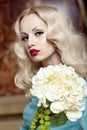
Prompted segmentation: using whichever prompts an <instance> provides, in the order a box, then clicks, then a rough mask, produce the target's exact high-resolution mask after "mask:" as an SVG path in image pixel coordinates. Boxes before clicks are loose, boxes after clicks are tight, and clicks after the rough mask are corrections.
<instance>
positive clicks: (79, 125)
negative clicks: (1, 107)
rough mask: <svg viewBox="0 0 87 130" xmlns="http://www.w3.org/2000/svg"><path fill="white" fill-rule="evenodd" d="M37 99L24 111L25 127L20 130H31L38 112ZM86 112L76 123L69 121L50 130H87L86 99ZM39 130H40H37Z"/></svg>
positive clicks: (86, 107) (85, 111)
mask: <svg viewBox="0 0 87 130" xmlns="http://www.w3.org/2000/svg"><path fill="white" fill-rule="evenodd" d="M37 102H38V100H37V98H36V97H33V98H31V100H30V101H29V104H27V106H26V107H25V109H24V112H23V118H24V125H23V126H21V127H20V130H30V128H29V126H30V124H31V122H32V120H33V117H34V114H35V113H36V111H37ZM85 105H86V106H85V110H84V111H83V116H82V117H81V118H80V119H79V120H77V121H75V122H71V121H69V120H68V121H67V122H66V123H65V124H64V125H62V126H51V127H50V130H82V129H84V130H87V98H86V104H85ZM37 130H38V129H37Z"/></svg>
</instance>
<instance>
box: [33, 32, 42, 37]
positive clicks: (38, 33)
mask: <svg viewBox="0 0 87 130" xmlns="http://www.w3.org/2000/svg"><path fill="white" fill-rule="evenodd" d="M43 33H44V32H36V33H35V35H36V36H40V35H42V34H43Z"/></svg>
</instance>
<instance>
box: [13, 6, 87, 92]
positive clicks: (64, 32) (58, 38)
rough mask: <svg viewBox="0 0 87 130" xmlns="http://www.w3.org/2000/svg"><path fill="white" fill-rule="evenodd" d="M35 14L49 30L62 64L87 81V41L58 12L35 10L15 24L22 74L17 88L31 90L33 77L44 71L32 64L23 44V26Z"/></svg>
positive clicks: (16, 52) (26, 10) (54, 10)
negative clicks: (21, 27) (29, 16)
mask: <svg viewBox="0 0 87 130" xmlns="http://www.w3.org/2000/svg"><path fill="white" fill-rule="evenodd" d="M32 13H35V14H37V15H38V16H39V17H40V18H41V19H42V20H43V21H44V22H45V23H46V24H47V26H48V33H47V40H48V41H50V42H51V43H54V44H55V46H56V48H57V50H58V53H59V55H60V57H61V61H62V63H63V64H66V65H69V66H72V67H74V68H75V69H76V72H77V73H78V74H80V75H81V76H83V77H84V78H86V77H87V51H86V49H87V48H86V43H87V41H86V38H85V36H84V35H83V34H79V33H77V32H76V31H75V30H74V28H73V26H72V23H71V21H70V20H68V19H67V18H65V17H64V16H63V14H61V13H60V12H59V11H58V10H57V8H55V7H50V6H36V7H31V8H29V9H25V10H24V11H23V12H22V14H21V15H20V16H19V17H18V19H17V21H16V22H15V24H14V30H15V32H16V35H17V39H16V42H15V44H14V47H13V48H14V52H15V54H16V55H17V60H18V64H19V71H18V73H17V74H16V76H15V84H16V85H17V86H18V87H19V88H22V89H26V90H29V88H30V87H31V79H32V77H33V75H34V74H35V73H36V72H37V71H38V69H39V68H40V67H41V63H33V62H32V61H31V59H30V58H29V57H28V56H27V54H26V52H25V49H24V46H23V45H22V44H21V40H20V22H21V20H22V19H23V18H24V17H25V16H28V15H30V14H32Z"/></svg>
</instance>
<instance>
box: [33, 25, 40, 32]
mask: <svg viewBox="0 0 87 130" xmlns="http://www.w3.org/2000/svg"><path fill="white" fill-rule="evenodd" d="M38 27H40V26H36V27H34V28H33V29H32V31H34V30H35V29H37V28H38Z"/></svg>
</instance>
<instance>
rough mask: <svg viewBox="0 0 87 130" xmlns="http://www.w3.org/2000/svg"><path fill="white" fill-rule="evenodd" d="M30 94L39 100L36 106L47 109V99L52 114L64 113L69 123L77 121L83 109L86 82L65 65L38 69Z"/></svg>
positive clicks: (86, 88)
mask: <svg viewBox="0 0 87 130" xmlns="http://www.w3.org/2000/svg"><path fill="white" fill-rule="evenodd" d="M30 92H31V94H32V95H33V96H36V97H37V98H38V99H39V102H38V106H41V104H43V105H44V107H48V105H47V104H46V99H47V100H49V101H50V102H51V103H50V109H51V111H52V112H53V113H60V112H62V111H64V112H65V113H66V116H67V118H68V119H69V120H71V121H76V120H77V119H79V118H80V117H81V116H82V111H83V110H84V109H85V97H86V96H87V86H86V82H85V80H84V79H83V78H82V77H80V76H79V75H78V74H77V73H76V72H75V70H74V68H72V67H68V66H66V65H62V64H60V65H56V66H52V65H49V66H48V67H44V68H40V70H39V71H38V72H37V74H36V75H35V76H34V77H33V79H32V88H31V89H30Z"/></svg>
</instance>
